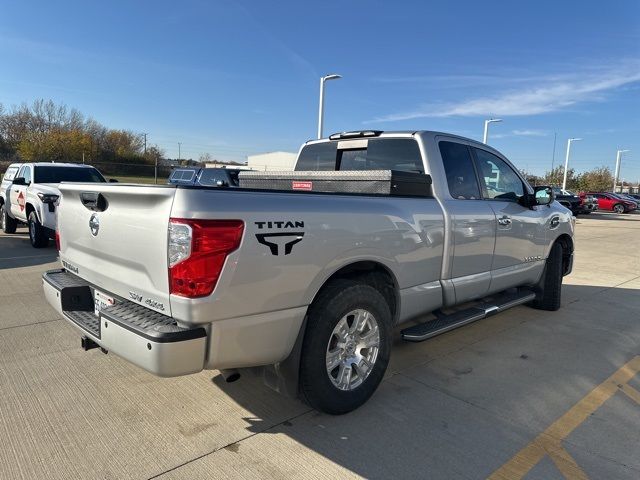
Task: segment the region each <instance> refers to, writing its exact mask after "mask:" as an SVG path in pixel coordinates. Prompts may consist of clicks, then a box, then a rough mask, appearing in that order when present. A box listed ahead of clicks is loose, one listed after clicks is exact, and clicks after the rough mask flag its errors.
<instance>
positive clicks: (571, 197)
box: [553, 187, 582, 216]
mask: <svg viewBox="0 0 640 480" xmlns="http://www.w3.org/2000/svg"><path fill="white" fill-rule="evenodd" d="M553 195H554V197H555V199H556V201H557V202H558V203H560V205H562V206H563V207H565V208H568V209H569V210H571V213H573V215H574V216H578V215H579V214H580V213H581V206H582V201H581V200H580V197H579V196H578V195H575V194H573V193H572V192H569V191H567V190H563V189H562V188H560V187H553Z"/></svg>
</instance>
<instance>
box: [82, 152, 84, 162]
mask: <svg viewBox="0 0 640 480" xmlns="http://www.w3.org/2000/svg"><path fill="white" fill-rule="evenodd" d="M82 164H83V165H84V150H82Z"/></svg>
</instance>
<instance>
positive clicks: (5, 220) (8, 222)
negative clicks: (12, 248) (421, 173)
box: [0, 204, 18, 233]
mask: <svg viewBox="0 0 640 480" xmlns="http://www.w3.org/2000/svg"><path fill="white" fill-rule="evenodd" d="M0 210H2V212H0V223H2V231H3V232H4V233H16V229H17V228H18V221H17V220H16V219H15V218H11V217H10V216H9V213H7V209H6V207H5V205H4V204H0Z"/></svg>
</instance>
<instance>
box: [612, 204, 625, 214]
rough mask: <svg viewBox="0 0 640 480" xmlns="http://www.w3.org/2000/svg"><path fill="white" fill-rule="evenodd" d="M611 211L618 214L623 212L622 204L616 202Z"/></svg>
mask: <svg viewBox="0 0 640 480" xmlns="http://www.w3.org/2000/svg"><path fill="white" fill-rule="evenodd" d="M613 211H614V212H616V213H618V214H620V213H624V205H622V204H620V203H616V204H615V205H614V206H613Z"/></svg>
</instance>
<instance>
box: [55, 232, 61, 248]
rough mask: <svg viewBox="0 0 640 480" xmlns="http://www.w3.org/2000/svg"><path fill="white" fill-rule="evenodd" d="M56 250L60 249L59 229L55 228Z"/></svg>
mask: <svg viewBox="0 0 640 480" xmlns="http://www.w3.org/2000/svg"><path fill="white" fill-rule="evenodd" d="M56 250H58V251H60V230H56Z"/></svg>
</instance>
